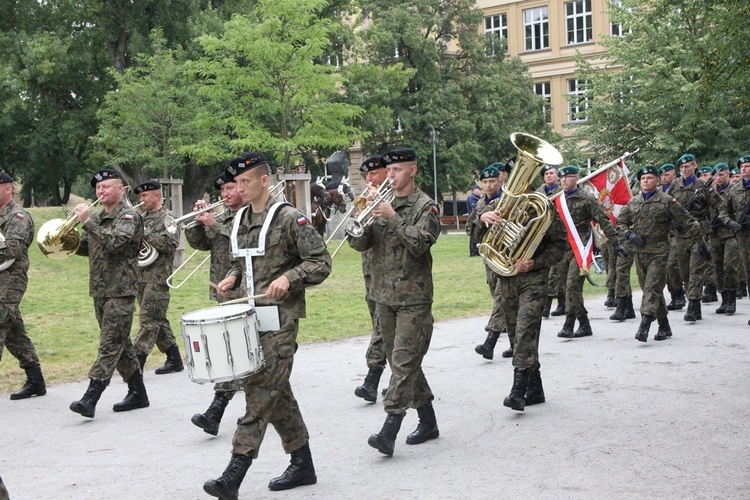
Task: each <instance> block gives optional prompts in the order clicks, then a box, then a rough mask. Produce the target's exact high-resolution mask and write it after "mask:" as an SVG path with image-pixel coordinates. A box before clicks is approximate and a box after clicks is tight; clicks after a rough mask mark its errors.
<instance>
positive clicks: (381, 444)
mask: <svg viewBox="0 0 750 500" xmlns="http://www.w3.org/2000/svg"><path fill="white" fill-rule="evenodd" d="M403 420H404V416H403V415H393V414H391V413H389V414H388V416H387V417H386V418H385V422H384V423H383V428H382V429H380V432H378V433H377V434H373V435H372V436H370V437H369V439H368V440H367V444H369V445H370V446H372V447H373V448H375V449H376V450H378V451H379V452H380V453H383V454H384V455H388V456H389V457H392V456H393V449H394V448H395V447H396V436H397V435H398V431H399V430H401V422H402V421H403Z"/></svg>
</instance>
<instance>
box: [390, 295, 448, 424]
mask: <svg viewBox="0 0 750 500" xmlns="http://www.w3.org/2000/svg"><path fill="white" fill-rule="evenodd" d="M377 317H378V323H379V325H380V331H381V332H382V334H383V343H384V344H385V355H386V358H387V359H388V364H389V365H390V366H391V380H390V381H389V383H388V391H387V392H386V393H385V397H384V398H383V406H384V407H385V411H386V412H387V413H391V414H394V415H406V410H407V409H408V408H420V407H422V406H424V405H426V404H427V403H429V402H430V401H432V400H433V399H435V397H434V396H433V395H432V390H431V389H430V385H429V384H428V383H427V379H426V378H425V376H424V372H423V371H422V359H423V358H424V356H425V354H427V350H428V349H429V348H430V341H431V340H432V325H433V323H434V319H433V317H432V304H415V305H410V306H389V305H386V304H378V305H377Z"/></svg>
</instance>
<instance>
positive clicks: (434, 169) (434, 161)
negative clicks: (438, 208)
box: [430, 128, 440, 203]
mask: <svg viewBox="0 0 750 500" xmlns="http://www.w3.org/2000/svg"><path fill="white" fill-rule="evenodd" d="M439 135H440V132H435V129H434V128H432V130H430V136H431V137H432V177H433V179H434V185H435V198H433V199H434V201H435V203H437V202H438V199H437V154H436V150H435V146H436V145H437V142H438V139H437V136H439Z"/></svg>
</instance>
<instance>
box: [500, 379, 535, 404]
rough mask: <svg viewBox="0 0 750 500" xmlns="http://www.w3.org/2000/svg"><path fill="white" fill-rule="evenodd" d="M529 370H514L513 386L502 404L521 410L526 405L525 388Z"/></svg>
mask: <svg viewBox="0 0 750 500" xmlns="http://www.w3.org/2000/svg"><path fill="white" fill-rule="evenodd" d="M529 376H530V372H529V371H522V372H515V373H514V374H513V387H511V388H510V394H508V396H507V397H506V398H505V399H504V400H503V406H507V407H508V408H511V409H513V410H518V411H523V409H524V407H525V406H526V399H524V396H526V389H527V388H528V386H529Z"/></svg>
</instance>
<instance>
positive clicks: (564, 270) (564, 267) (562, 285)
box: [549, 246, 577, 297]
mask: <svg viewBox="0 0 750 500" xmlns="http://www.w3.org/2000/svg"><path fill="white" fill-rule="evenodd" d="M572 258H573V250H571V249H570V247H569V246H568V247H566V248H565V253H564V254H563V256H562V259H560V262H558V263H557V283H554V284H553V283H550V284H549V286H550V287H551V288H557V296H558V297H559V296H560V295H564V294H565V291H566V289H567V288H568V269H569V268H570V259H572ZM574 265H576V266H577V264H574Z"/></svg>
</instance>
